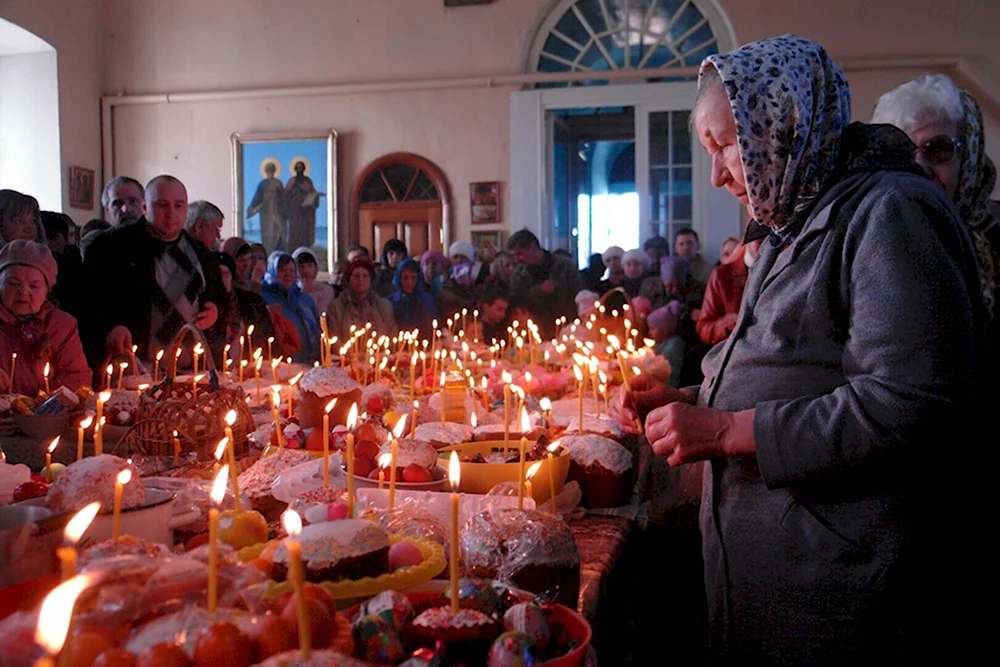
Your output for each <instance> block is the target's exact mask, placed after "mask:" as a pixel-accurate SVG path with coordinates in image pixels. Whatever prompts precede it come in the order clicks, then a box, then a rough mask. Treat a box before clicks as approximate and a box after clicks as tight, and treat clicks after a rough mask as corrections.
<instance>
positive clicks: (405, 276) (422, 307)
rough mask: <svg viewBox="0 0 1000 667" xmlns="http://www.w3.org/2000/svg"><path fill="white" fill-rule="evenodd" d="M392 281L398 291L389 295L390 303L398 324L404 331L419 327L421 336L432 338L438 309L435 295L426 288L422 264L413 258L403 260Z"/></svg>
mask: <svg viewBox="0 0 1000 667" xmlns="http://www.w3.org/2000/svg"><path fill="white" fill-rule="evenodd" d="M392 282H393V284H394V285H395V286H396V291H395V292H393V293H392V294H391V295H390V296H389V303H391V304H392V312H393V317H394V318H395V320H396V324H397V325H399V328H400V329H401V330H402V331H413V330H414V329H419V330H420V337H421V338H430V336H431V330H432V324H431V323H432V322H433V321H434V320H435V319H437V316H438V309H437V304H435V303H434V297H432V296H431V295H430V294H428V293H427V291H426V289H425V288H424V278H423V276H421V275H420V264H418V263H417V261H416V260H413V259H407V260H403V262H402V263H400V265H399V267H398V268H397V269H396V277H395V278H394V279H393V281H392Z"/></svg>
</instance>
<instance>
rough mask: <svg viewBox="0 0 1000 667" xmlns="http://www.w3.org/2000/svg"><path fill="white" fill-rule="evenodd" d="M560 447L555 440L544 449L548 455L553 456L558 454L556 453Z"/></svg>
mask: <svg viewBox="0 0 1000 667" xmlns="http://www.w3.org/2000/svg"><path fill="white" fill-rule="evenodd" d="M560 447H562V445H560V444H559V441H558V440H556V441H555V442H553V443H552V444H551V445H549V446H548V447H546V448H545V449H547V450H549V453H551V454H555V453H556V452H558V451H559V448H560Z"/></svg>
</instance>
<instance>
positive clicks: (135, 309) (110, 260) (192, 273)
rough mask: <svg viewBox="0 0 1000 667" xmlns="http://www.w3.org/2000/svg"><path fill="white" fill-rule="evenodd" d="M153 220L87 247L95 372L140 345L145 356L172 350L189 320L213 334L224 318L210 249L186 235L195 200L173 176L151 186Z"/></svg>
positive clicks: (87, 318) (149, 215) (86, 323)
mask: <svg viewBox="0 0 1000 667" xmlns="http://www.w3.org/2000/svg"><path fill="white" fill-rule="evenodd" d="M145 200H146V219H145V220H144V221H143V220H140V221H139V223H137V224H134V225H128V226H125V227H119V228H116V229H112V230H110V231H108V232H107V233H105V234H103V235H101V236H100V237H98V238H97V239H95V240H94V242H93V243H92V244H91V246H90V248H88V250H87V255H86V259H85V262H84V272H85V276H86V280H87V282H86V285H87V290H88V291H89V293H90V294H92V295H93V299H92V300H91V302H90V303H89V304H88V307H87V308H86V309H85V310H84V311H83V312H81V313H80V319H82V320H83V322H82V325H83V329H84V332H85V341H84V342H85V345H86V347H87V352H88V357H89V358H90V360H91V363H92V365H93V366H95V367H99V366H100V365H102V364H104V363H106V362H105V361H104V360H105V359H106V358H107V357H108V355H111V356H119V355H126V356H127V355H128V354H130V352H131V349H132V345H133V342H134V344H135V345H137V346H138V355H139V357H140V358H141V359H145V360H150V359H152V358H153V357H155V355H156V353H157V352H158V351H160V350H161V349H164V348H165V347H166V346H167V345H168V344H169V343H170V341H171V340H172V339H173V337H174V336H175V335H176V334H177V332H178V331H179V330H180V328H181V326H183V325H184V324H185V323H191V324H194V325H195V326H197V327H198V328H199V329H202V330H204V329H208V328H209V327H211V326H212V325H213V324H214V323H215V321H216V319H217V318H218V309H217V308H216V306H215V304H213V303H211V302H205V301H204V299H203V295H204V293H205V291H206V287H207V283H206V279H207V277H208V272H207V271H206V267H207V266H208V262H209V259H210V257H209V253H208V251H207V250H206V249H205V248H204V247H202V246H201V244H199V243H197V242H195V241H194V240H193V239H192V238H191V236H190V235H189V234H188V233H187V232H186V231H184V223H185V220H186V219H187V211H188V197H187V189H186V188H185V187H184V184H183V183H181V182H180V181H179V180H177V179H176V178H174V177H173V176H168V175H162V176H157V177H156V178H154V179H153V180H151V181H150V182H149V183H148V184H147V185H146V192H145Z"/></svg>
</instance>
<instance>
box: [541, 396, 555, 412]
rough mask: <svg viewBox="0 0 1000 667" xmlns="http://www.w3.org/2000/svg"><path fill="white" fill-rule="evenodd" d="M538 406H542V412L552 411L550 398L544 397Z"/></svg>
mask: <svg viewBox="0 0 1000 667" xmlns="http://www.w3.org/2000/svg"><path fill="white" fill-rule="evenodd" d="M538 404H539V405H540V406H541V408H542V410H551V409H552V401H550V400H549V397H548V396H545V397H543V398H542V400H540V401H539V402H538Z"/></svg>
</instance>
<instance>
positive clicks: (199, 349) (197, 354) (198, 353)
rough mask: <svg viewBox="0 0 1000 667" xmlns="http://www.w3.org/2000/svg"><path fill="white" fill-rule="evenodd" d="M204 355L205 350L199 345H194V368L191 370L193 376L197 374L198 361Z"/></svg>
mask: <svg viewBox="0 0 1000 667" xmlns="http://www.w3.org/2000/svg"><path fill="white" fill-rule="evenodd" d="M204 353H205V348H203V347H202V346H201V343H196V344H195V346H194V368H193V369H192V373H193V374H194V375H197V374H198V359H199V358H200V357H201V355H202V354H204Z"/></svg>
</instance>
